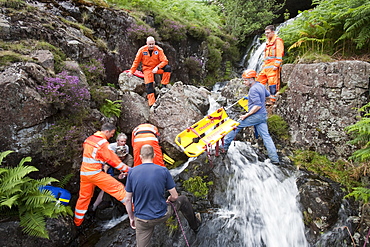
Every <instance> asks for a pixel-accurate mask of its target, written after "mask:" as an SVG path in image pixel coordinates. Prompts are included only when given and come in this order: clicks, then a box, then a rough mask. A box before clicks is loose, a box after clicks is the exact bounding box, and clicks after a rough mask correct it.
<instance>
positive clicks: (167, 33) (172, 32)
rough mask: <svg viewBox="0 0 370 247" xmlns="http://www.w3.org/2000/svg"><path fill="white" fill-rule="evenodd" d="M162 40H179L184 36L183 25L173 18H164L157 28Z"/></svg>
mask: <svg viewBox="0 0 370 247" xmlns="http://www.w3.org/2000/svg"><path fill="white" fill-rule="evenodd" d="M158 32H159V33H160V34H161V37H162V39H164V40H173V41H180V40H184V39H185V38H186V28H185V26H184V25H182V24H180V23H179V22H177V21H173V20H168V19H166V20H164V21H163V22H162V23H161V26H160V27H159V29H158Z"/></svg>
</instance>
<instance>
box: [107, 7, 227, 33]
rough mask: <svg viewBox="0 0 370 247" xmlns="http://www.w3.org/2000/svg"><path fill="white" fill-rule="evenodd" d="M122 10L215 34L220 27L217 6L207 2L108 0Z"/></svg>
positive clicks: (220, 21) (220, 22)
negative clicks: (193, 25) (141, 13)
mask: <svg viewBox="0 0 370 247" xmlns="http://www.w3.org/2000/svg"><path fill="white" fill-rule="evenodd" d="M107 2H109V3H110V4H115V5H116V6H119V7H121V8H124V9H129V10H134V11H142V12H144V13H145V15H149V16H153V14H155V15H157V16H160V18H161V20H165V19H168V20H174V21H176V22H178V23H182V24H184V25H186V26H188V25H189V24H190V23H193V24H196V25H199V27H209V28H210V29H211V30H213V31H214V32H216V33H219V28H220V27H221V26H222V20H221V18H220V16H219V15H218V13H219V6H218V5H215V4H212V2H207V1H196V0H156V1H154V0H130V1H129V0H108V1H107Z"/></svg>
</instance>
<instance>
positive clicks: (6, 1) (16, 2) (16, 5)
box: [0, 0, 25, 9]
mask: <svg viewBox="0 0 370 247" xmlns="http://www.w3.org/2000/svg"><path fill="white" fill-rule="evenodd" d="M0 6H1V7H5V8H13V9H21V8H22V7H24V6H25V3H24V1H23V0H0Z"/></svg>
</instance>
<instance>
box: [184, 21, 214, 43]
mask: <svg viewBox="0 0 370 247" xmlns="http://www.w3.org/2000/svg"><path fill="white" fill-rule="evenodd" d="M187 31H188V34H189V35H190V36H192V37H193V38H195V39H198V40H204V39H205V38H206V37H207V36H209V35H210V34H211V31H210V30H209V29H208V28H206V27H200V26H199V25H197V24H190V25H189V26H188V27H187Z"/></svg>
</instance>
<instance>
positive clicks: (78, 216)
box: [74, 123, 129, 226]
mask: <svg viewBox="0 0 370 247" xmlns="http://www.w3.org/2000/svg"><path fill="white" fill-rule="evenodd" d="M115 131H116V127H115V126H114V125H113V124H109V123H106V124H103V126H102V127H101V131H98V132H96V133H95V134H94V135H92V136H90V137H88V138H87V139H86V140H85V142H84V143H83V149H84V150H83V157H82V165H81V171H80V193H79V198H78V200H77V204H76V208H75V217H74V223H75V225H76V226H80V225H81V224H82V222H83V220H84V216H85V214H86V212H87V209H88V207H89V204H90V201H91V197H92V196H93V194H94V189H95V186H98V187H99V188H100V189H101V190H103V191H105V192H106V193H108V194H110V195H111V196H113V197H114V198H116V199H117V200H118V201H120V202H122V203H124V198H125V196H126V191H125V188H124V186H123V184H121V183H120V182H118V181H117V180H116V179H115V178H113V177H112V176H110V175H109V174H107V173H105V172H103V170H102V169H103V165H104V163H108V164H109V165H111V166H112V167H114V168H116V169H118V170H120V171H121V172H128V170H129V167H128V166H127V165H125V164H124V163H123V162H122V161H121V160H120V158H119V157H118V156H117V155H116V154H115V153H114V152H113V151H112V150H110V149H109V148H108V145H109V142H108V139H109V138H111V137H113V135H114V133H115Z"/></svg>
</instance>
